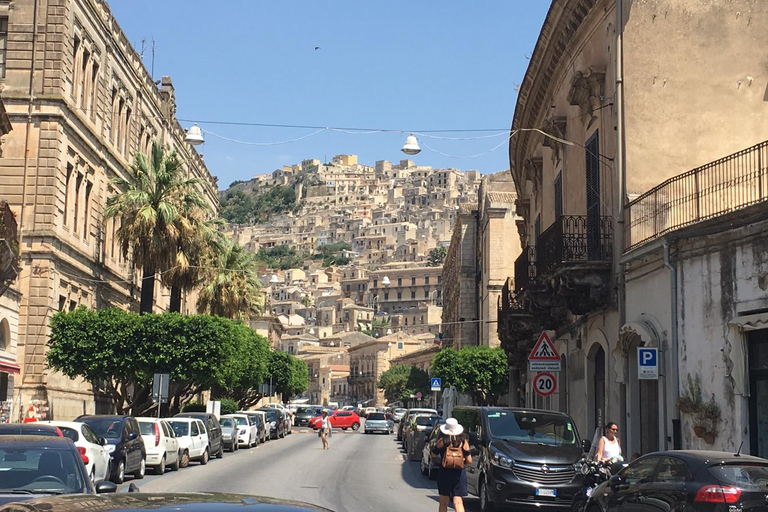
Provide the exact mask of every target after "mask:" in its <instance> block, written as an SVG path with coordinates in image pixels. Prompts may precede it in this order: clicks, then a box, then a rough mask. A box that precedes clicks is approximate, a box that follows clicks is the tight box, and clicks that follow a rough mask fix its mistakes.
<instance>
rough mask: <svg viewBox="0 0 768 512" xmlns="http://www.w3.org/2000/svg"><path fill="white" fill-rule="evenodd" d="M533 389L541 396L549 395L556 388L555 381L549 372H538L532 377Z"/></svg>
mask: <svg viewBox="0 0 768 512" xmlns="http://www.w3.org/2000/svg"><path fill="white" fill-rule="evenodd" d="M533 389H534V391H536V393H538V394H539V395H541V396H549V395H551V394H552V393H554V392H555V390H556V389H557V381H556V380H555V376H554V375H552V374H551V373H538V374H536V377H534V379H533Z"/></svg>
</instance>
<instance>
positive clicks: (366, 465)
mask: <svg viewBox="0 0 768 512" xmlns="http://www.w3.org/2000/svg"><path fill="white" fill-rule="evenodd" d="M330 441H331V449H330V450H328V451H323V449H322V444H321V442H320V439H319V438H318V437H317V435H316V434H314V433H312V432H310V431H305V432H304V433H301V432H299V433H294V434H291V435H289V436H287V437H286V438H285V439H278V440H273V441H269V442H267V443H265V444H262V445H260V446H259V447H258V448H252V449H250V450H244V449H240V450H238V451H237V452H234V453H225V454H224V458H223V459H211V461H210V462H209V463H208V464H207V465H206V466H201V465H200V464H198V463H195V462H193V463H191V464H190V465H189V467H187V468H185V469H181V470H179V471H177V472H168V473H166V474H165V475H163V476H154V475H147V476H146V477H145V478H144V479H143V480H132V479H130V478H129V479H127V480H126V483H125V484H123V485H121V486H120V492H123V491H125V490H126V489H127V487H128V485H129V484H130V483H135V484H136V485H138V486H139V489H140V490H141V491H143V492H173V491H181V492H183V491H189V492H196V491H218V492H234V493H244V494H254V495H263V496H273V497H278V498H289V499H294V500H299V501H305V502H309V503H313V504H316V505H320V506H323V507H326V508H329V509H331V510H334V511H336V512H353V511H363V510H375V511H380V510H407V511H409V512H420V511H429V512H435V511H436V510H437V487H436V485H435V482H434V481H430V480H428V479H427V478H426V477H425V476H422V474H421V472H420V470H419V463H418V462H407V461H406V460H405V454H404V453H403V452H402V451H401V450H400V444H399V443H397V442H396V441H395V436H394V435H383V434H369V435H365V434H362V433H361V432H351V431H347V432H342V431H338V432H335V431H334V434H333V436H332V437H331V439H330ZM466 508H467V509H468V510H470V511H472V510H478V509H479V508H478V504H477V500H476V499H472V498H470V499H468V500H466Z"/></svg>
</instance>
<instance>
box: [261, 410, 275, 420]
mask: <svg viewBox="0 0 768 512" xmlns="http://www.w3.org/2000/svg"><path fill="white" fill-rule="evenodd" d="M264 412H265V413H267V418H268V419H269V421H277V411H276V410H275V409H266V410H264Z"/></svg>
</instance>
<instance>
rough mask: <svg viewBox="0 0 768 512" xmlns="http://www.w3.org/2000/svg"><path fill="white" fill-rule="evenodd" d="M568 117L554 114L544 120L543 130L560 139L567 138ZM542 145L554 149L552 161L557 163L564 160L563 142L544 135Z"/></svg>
mask: <svg viewBox="0 0 768 512" xmlns="http://www.w3.org/2000/svg"><path fill="white" fill-rule="evenodd" d="M566 123H567V118H566V117H565V116H552V117H548V118H547V119H545V120H544V123H543V124H542V128H541V129H542V131H544V132H546V133H549V134H550V135H554V136H555V137H557V138H559V139H565V129H566ZM541 144H542V146H544V147H548V148H550V149H551V150H552V163H554V164H555V165H557V164H558V163H560V161H561V160H562V151H563V146H564V145H563V143H562V142H558V141H556V140H555V139H553V138H552V137H547V136H544V140H543V141H542V142H541Z"/></svg>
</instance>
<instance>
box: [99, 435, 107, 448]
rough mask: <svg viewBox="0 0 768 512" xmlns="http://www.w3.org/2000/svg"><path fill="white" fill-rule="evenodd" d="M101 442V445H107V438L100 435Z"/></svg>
mask: <svg viewBox="0 0 768 512" xmlns="http://www.w3.org/2000/svg"><path fill="white" fill-rule="evenodd" d="M99 444H100V445H101V446H107V440H106V439H104V438H103V437H100V438H99Z"/></svg>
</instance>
